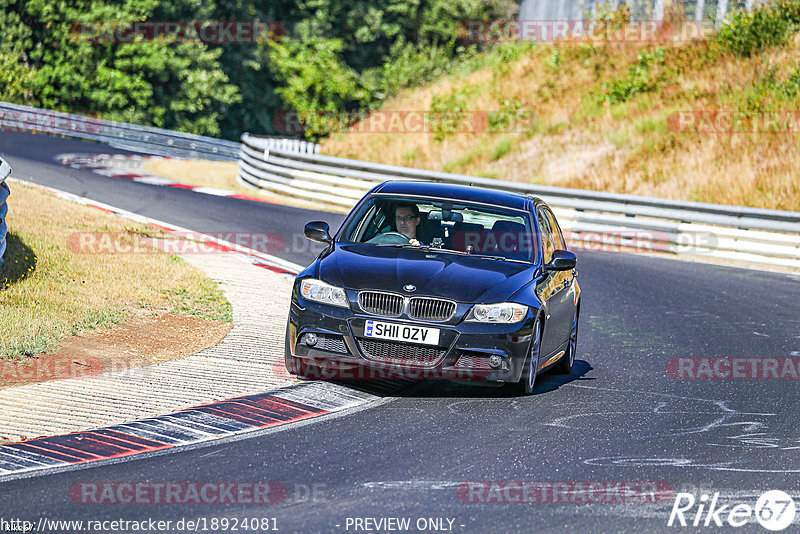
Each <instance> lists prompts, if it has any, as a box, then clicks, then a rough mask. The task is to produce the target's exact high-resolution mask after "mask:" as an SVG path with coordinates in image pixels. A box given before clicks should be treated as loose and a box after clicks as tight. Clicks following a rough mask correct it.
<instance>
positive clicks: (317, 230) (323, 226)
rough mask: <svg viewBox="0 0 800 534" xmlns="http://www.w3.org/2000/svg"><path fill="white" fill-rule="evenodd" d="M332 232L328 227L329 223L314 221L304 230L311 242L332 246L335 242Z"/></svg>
mask: <svg viewBox="0 0 800 534" xmlns="http://www.w3.org/2000/svg"><path fill="white" fill-rule="evenodd" d="M330 230H331V228H330V226H328V223H326V222H323V221H314V222H310V223H308V224H307V225H306V227H305V228H304V229H303V235H305V236H306V237H307V238H309V239H310V240H311V241H318V242H320V243H326V244H330V243H332V242H333V238H332V237H331V234H330Z"/></svg>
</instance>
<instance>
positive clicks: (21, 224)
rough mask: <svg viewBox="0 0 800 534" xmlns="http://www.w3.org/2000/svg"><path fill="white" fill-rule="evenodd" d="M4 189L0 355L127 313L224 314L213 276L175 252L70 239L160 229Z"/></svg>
mask: <svg viewBox="0 0 800 534" xmlns="http://www.w3.org/2000/svg"><path fill="white" fill-rule="evenodd" d="M11 192H12V194H11V197H10V198H9V201H8V202H9V215H8V219H7V221H8V225H9V231H10V234H9V248H8V250H7V251H6V255H5V259H6V263H5V264H4V265H3V267H2V269H0V305H1V306H2V314H0V359H1V358H9V357H11V358H14V357H21V356H29V355H32V354H35V353H37V352H42V351H46V350H51V349H54V348H55V347H56V345H57V342H58V340H60V339H62V338H64V337H65V336H68V335H70V334H74V333H76V332H77V331H79V330H81V329H85V328H96V327H98V326H108V325H110V324H114V323H117V322H119V321H122V320H124V319H125V318H126V317H128V316H129V315H130V314H132V313H137V314H142V313H146V314H159V313H163V312H171V313H175V314H184V315H194V316H201V317H207V318H212V319H218V320H224V321H230V320H231V316H230V313H231V309H230V304H229V303H228V302H227V300H226V299H225V297H224V295H223V294H222V292H221V291H220V290H219V289H218V287H217V285H216V283H215V282H214V281H213V280H210V279H209V278H208V277H206V276H205V275H204V274H203V273H202V272H200V271H199V270H197V269H196V268H194V267H192V266H191V265H189V264H187V263H186V262H184V261H183V260H181V259H180V258H179V257H177V256H172V255H167V254H162V253H158V254H124V253H117V254H113V255H112V254H97V253H80V252H79V251H77V250H76V247H75V246H74V245H75V243H76V237H77V235H78V234H79V233H82V232H83V233H85V232H118V233H122V234H123V235H126V236H130V237H129V239H130V240H131V241H132V240H134V239H138V238H139V237H138V236H142V235H153V236H155V235H156V234H158V233H159V231H157V230H154V229H152V228H149V227H146V226H143V225H139V224H130V223H128V222H126V221H125V220H124V219H121V218H119V217H116V216H114V215H111V214H107V213H103V212H101V211H99V210H97V209H94V208H89V207H86V206H81V205H79V204H76V203H72V202H68V201H65V200H61V199H58V198H56V197H55V196H53V195H51V194H49V193H46V192H44V191H41V190H38V189H36V188H33V187H29V186H26V185H23V184H20V183H17V182H15V183H12V184H11ZM70 240H72V241H70ZM70 242H72V246H70Z"/></svg>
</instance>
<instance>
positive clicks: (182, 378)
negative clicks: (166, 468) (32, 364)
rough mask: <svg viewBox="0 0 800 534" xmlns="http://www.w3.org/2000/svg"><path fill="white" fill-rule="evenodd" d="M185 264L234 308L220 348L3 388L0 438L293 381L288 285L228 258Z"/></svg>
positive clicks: (165, 409)
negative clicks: (286, 358) (288, 363)
mask: <svg viewBox="0 0 800 534" xmlns="http://www.w3.org/2000/svg"><path fill="white" fill-rule="evenodd" d="M183 258H184V259H185V260H186V261H188V262H190V263H191V264H193V265H195V266H196V267H198V268H200V269H201V270H203V271H204V272H205V273H206V274H208V275H209V276H210V277H211V278H213V279H214V280H216V281H218V282H219V284H220V288H221V289H222V290H223V291H224V292H225V295H226V297H227V298H228V301H229V302H230V303H231V306H232V307H233V328H232V329H231V331H230V333H229V334H228V335H227V336H226V337H225V339H224V340H223V341H222V342H221V343H219V344H218V345H215V346H213V347H209V348H207V349H205V350H202V351H200V352H198V353H197V354H193V355H191V356H188V357H186V358H182V359H178V360H173V361H168V362H164V363H159V364H155V365H150V366H147V367H141V368H136V369H130V370H125V371H117V372H112V373H105V374H101V375H97V376H93V377H81V378H72V379H62V380H51V381H49V382H42V383H37V384H29V385H24V386H20V387H11V388H7V389H4V390H0V414H2V415H0V438H2V440H7V441H19V440H20V439H32V438H35V437H39V436H48V435H54V434H64V433H69V432H77V431H80V430H88V429H93V428H97V427H102V426H108V425H114V424H118V423H123V422H126V421H132V420H135V419H141V418H145V417H152V416H156V415H161V414H166V413H169V412H173V411H175V410H181V409H185V408H191V407H194V406H198V405H200V404H205V403H210V402H214V401H217V400H224V399H228V398H231V397H237V396H242V395H251V394H256V393H262V392H265V391H270V390H272V389H276V388H279V387H282V386H285V385H288V384H291V383H294V382H296V380H292V379H290V377H289V376H288V375H287V374H285V370H284V364H283V348H284V334H285V332H284V329H285V325H286V317H287V314H288V310H289V299H290V296H291V286H292V282H291V280H292V279H291V278H290V277H288V276H287V275H283V274H277V273H275V272H272V271H270V270H267V269H263V268H260V267H256V266H254V265H252V264H250V263H247V262H246V261H244V260H243V259H242V258H241V257H237V256H236V255H233V254H187V255H184V256H183Z"/></svg>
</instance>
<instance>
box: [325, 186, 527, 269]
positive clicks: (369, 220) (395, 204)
mask: <svg viewBox="0 0 800 534" xmlns="http://www.w3.org/2000/svg"><path fill="white" fill-rule="evenodd" d="M533 228H535V227H534V226H532V225H531V223H530V217H529V216H528V214H527V213H526V212H524V211H520V210H514V209H510V208H503V207H498V206H485V205H480V204H470V203H461V202H458V201H443V200H432V199H420V198H400V197H381V196H375V197H372V198H370V199H369V200H368V201H367V202H366V203H364V204H363V205H362V206H361V207H360V208H359V210H358V212H357V213H355V214H354V216H353V217H352V218H351V219H350V221H349V222H348V223H347V225H346V226H345V228H344V229H343V231H342V233H341V238H340V240H341V241H343V242H345V243H368V244H372V245H376V246H394V247H428V248H431V249H436V250H439V251H442V252H446V253H453V254H469V255H475V256H486V257H491V258H498V259H504V260H512V261H525V262H535V261H536V256H537V254H536V251H537V248H538V247H537V239H536V233H535V230H533Z"/></svg>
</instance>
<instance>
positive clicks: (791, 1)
mask: <svg viewBox="0 0 800 534" xmlns="http://www.w3.org/2000/svg"><path fill="white" fill-rule="evenodd" d="M798 30H800V2H798V1H797V0H776V1H774V2H772V3H770V4H767V5H764V6H761V7H758V8H756V9H754V10H752V11H736V12H734V13H733V14H732V15H731V17H730V20H729V21H728V22H727V23H726V24H725V25H724V26H722V28H720V30H719V32H718V34H717V41H718V42H719V43H721V44H722V45H724V46H725V47H726V48H727V49H728V50H730V51H731V52H733V53H734V54H736V55H737V56H740V57H750V56H752V55H754V54H757V53H760V52H762V51H763V50H765V49H767V48H770V47H773V46H777V45H781V44H784V43H786V41H787V40H788V38H789V37H790V36H791V35H793V34H795V33H797V31H798Z"/></svg>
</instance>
